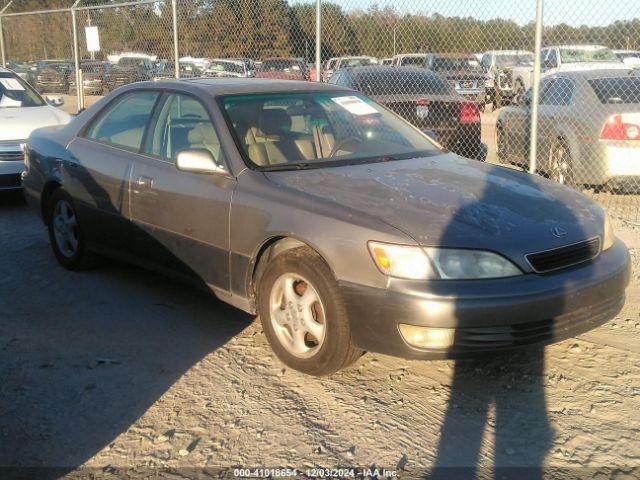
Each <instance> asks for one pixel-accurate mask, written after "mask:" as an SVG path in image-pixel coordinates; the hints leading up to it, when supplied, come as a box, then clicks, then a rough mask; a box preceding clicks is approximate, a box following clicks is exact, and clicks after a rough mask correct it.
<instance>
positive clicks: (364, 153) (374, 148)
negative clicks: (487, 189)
mask: <svg viewBox="0 0 640 480" xmlns="http://www.w3.org/2000/svg"><path fill="white" fill-rule="evenodd" d="M221 102H222V106H223V109H224V111H225V112H226V114H227V117H228V120H229V127H230V128H231V130H232V131H233V133H234V136H235V137H236V141H237V143H238V145H239V147H240V148H241V150H242V152H243V156H244V157H245V159H246V160H247V161H248V162H250V165H252V166H254V167H257V168H259V169H264V170H291V169H303V168H314V167H315V168H318V167H322V166H334V165H339V164H345V163H347V164H349V163H367V162H375V161H391V160H401V159H406V158H415V157H420V156H426V155H434V154H437V153H439V152H440V150H439V148H438V147H436V146H435V144H434V143H433V142H431V141H430V140H429V139H428V137H427V136H426V135H424V134H423V133H421V132H420V131H419V130H417V129H416V128H414V127H413V126H411V125H410V124H409V123H407V122H406V121H404V120H402V119H401V118H399V117H398V116H396V115H395V114H393V113H391V112H390V111H388V110H386V109H385V108H383V107H381V106H380V105H378V104H376V103H375V102H374V101H373V100H371V99H369V98H367V97H365V96H362V95H359V94H354V93H351V92H342V91H336V92H322V93H320V92H302V93H277V94H275V93H274V94H252V95H242V96H240V95H233V96H225V97H223V98H222V100H221Z"/></svg>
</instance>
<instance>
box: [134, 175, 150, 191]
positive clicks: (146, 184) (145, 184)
mask: <svg viewBox="0 0 640 480" xmlns="http://www.w3.org/2000/svg"><path fill="white" fill-rule="evenodd" d="M136 185H137V186H138V187H139V188H140V189H145V190H149V189H151V188H153V178H151V177H145V176H141V177H138V179H137V180H136Z"/></svg>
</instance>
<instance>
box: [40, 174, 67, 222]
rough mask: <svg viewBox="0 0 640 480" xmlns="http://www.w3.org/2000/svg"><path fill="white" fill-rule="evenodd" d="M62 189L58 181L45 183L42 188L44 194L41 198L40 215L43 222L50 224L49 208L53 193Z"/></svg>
mask: <svg viewBox="0 0 640 480" xmlns="http://www.w3.org/2000/svg"><path fill="white" fill-rule="evenodd" d="M59 188H62V185H61V184H60V182H58V181H57V180H49V181H47V183H45V185H44V187H43V188H42V194H41V196H40V214H41V215H42V221H43V222H44V223H45V224H47V222H48V218H49V215H48V213H49V212H48V208H49V200H50V199H51V196H52V195H53V192H55V191H56V190H58V189H59Z"/></svg>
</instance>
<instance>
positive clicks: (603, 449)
mask: <svg viewBox="0 0 640 480" xmlns="http://www.w3.org/2000/svg"><path fill="white" fill-rule="evenodd" d="M621 235H623V236H625V238H630V239H631V242H632V244H633V246H635V247H636V248H637V247H638V246H640V234H639V232H638V231H637V230H631V229H629V228H628V227H627V228H626V229H623V230H621ZM0 238H1V239H2V241H1V243H0V245H1V246H2V248H1V249H0V379H1V381H0V466H18V467H20V466H22V467H24V466H30V467H39V466H57V467H61V468H62V470H60V471H58V473H57V474H56V475H58V474H68V475H69V476H81V475H84V474H85V473H87V472H91V473H92V474H95V473H96V472H98V473H100V474H102V475H105V476H108V475H114V476H115V475H118V476H122V475H135V474H140V473H144V472H147V473H148V472H149V471H151V472H155V473H154V475H155V474H157V470H154V469H156V468H176V469H178V470H176V471H175V472H174V473H175V475H176V476H178V477H179V476H185V475H190V473H189V474H187V473H185V472H191V473H193V472H194V471H186V470H179V469H180V468H181V467H192V468H198V469H201V468H204V467H210V468H215V467H229V466H245V467H277V466H289V467H295V468H304V467H306V466H325V467H335V466H338V465H342V466H351V465H352V466H359V467H370V466H372V465H375V466H378V467H385V468H389V469H403V470H404V473H405V474H406V475H407V476H416V475H419V474H421V473H423V472H424V471H426V470H427V469H430V468H431V467H433V466H434V465H436V464H437V465H442V466H477V467H478V473H479V474H480V476H489V475H490V474H491V470H490V468H491V467H492V466H493V465H498V466H500V467H535V466H539V465H544V466H546V467H549V468H550V470H548V472H547V475H546V477H547V478H566V476H567V475H570V476H573V477H574V478H575V477H576V476H581V477H587V476H588V477H593V478H613V477H615V478H639V476H640V442H639V441H638V438H640V416H638V413H637V412H638V410H640V341H639V340H640V295H639V293H640V251H639V250H635V249H634V250H633V262H634V276H633V282H632V285H631V286H630V288H629V291H628V300H627V304H626V306H625V308H624V310H623V311H622V313H621V314H620V315H619V316H618V317H617V318H616V319H614V320H612V321H611V322H609V323H608V324H606V325H604V326H602V327H600V328H599V329H597V330H594V331H592V332H589V333H587V334H585V335H582V336H580V337H579V338H577V339H572V340H569V341H565V342H563V343H560V344H557V345H554V346H550V347H547V348H545V349H544V350H542V349H540V350H530V351H524V352H520V353H517V354H512V355H506V356H499V357H495V358H490V359H484V360H477V361H464V362H463V361H459V362H453V361H434V362H418V361H406V360H401V359H396V358H392V357H386V356H382V355H375V354H367V355H365V356H364V357H362V359H360V361H358V362H357V363H356V364H355V366H353V367H352V368H350V369H348V370H346V371H344V372H341V373H339V374H336V375H335V376H333V377H331V378H323V379H315V378H311V377H305V376H303V375H300V374H298V373H296V372H294V371H290V370H288V369H285V368H283V366H282V364H280V363H279V361H278V360H277V359H276V358H275V356H274V355H273V354H272V353H271V351H270V349H269V348H268V346H267V344H266V341H265V338H264V336H263V335H262V333H261V329H260V325H259V322H258V321H256V320H255V319H254V318H252V317H250V316H247V315H245V314H243V313H241V312H239V311H237V310H235V309H233V308H231V307H228V306H226V305H224V304H222V303H220V302H219V301H217V300H216V299H214V298H212V297H210V296H208V295H205V294H201V293H199V292H196V291H193V290H191V289H189V288H187V287H184V286H182V285H180V284H176V283H173V282H171V281H169V280H165V279H163V278H159V277H157V276H154V275H152V274H149V273H147V272H144V271H141V270H138V269H136V268H133V267H129V266H126V265H120V264H108V265H105V266H103V267H101V268H99V269H96V270H94V271H91V272H88V273H72V272H68V271H65V270H63V269H62V268H60V267H59V266H58V265H57V264H56V263H55V260H54V258H53V255H52V253H51V252H50V250H49V245H48V239H47V236H46V233H45V230H44V229H43V227H42V225H41V224H40V223H39V221H38V220H37V219H36V217H35V216H34V215H33V214H32V213H31V212H30V211H28V209H27V208H26V206H25V205H24V203H23V202H22V200H21V199H20V198H19V197H18V196H6V195H4V196H2V197H0ZM78 468H81V470H79V471H78V470H77V469H78ZM124 468H127V469H129V470H119V469H124ZM607 468H612V469H613V470H606V469H607ZM87 469H90V470H87ZM93 469H97V470H93ZM131 469H133V470H131ZM149 469H151V470H149ZM74 471H75V473H73V472H74ZM79 472H80V473H79ZM198 472H200V470H198ZM446 472H448V473H452V472H453V471H452V470H446ZM519 472H520V473H519V474H518V475H517V478H528V477H526V476H525V475H524V474H522V471H519ZM527 472H528V473H529V474H531V475H534V476H535V474H536V472H535V470H527ZM567 472H568V473H567ZM605 472H608V473H605ZM165 474H166V475H169V473H168V472H166V471H165ZM0 476H1V474H0ZM456 478H460V477H459V476H457V477H456Z"/></svg>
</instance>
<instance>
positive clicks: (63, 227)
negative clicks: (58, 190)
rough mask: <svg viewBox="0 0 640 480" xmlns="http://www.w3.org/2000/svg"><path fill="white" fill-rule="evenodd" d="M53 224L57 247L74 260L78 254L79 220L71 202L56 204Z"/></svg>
mask: <svg viewBox="0 0 640 480" xmlns="http://www.w3.org/2000/svg"><path fill="white" fill-rule="evenodd" d="M52 222H53V235H54V238H55V241H56V246H57V247H58V249H59V250H60V253H62V255H64V256H65V257H66V258H72V257H73V256H74V255H76V253H77V252H78V243H79V242H78V219H77V217H76V213H75V211H74V210H73V207H72V206H71V204H69V202H67V201H66V200H60V201H59V202H58V203H56V206H55V208H54V211H53V218H52Z"/></svg>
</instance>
